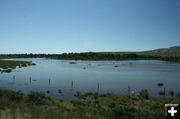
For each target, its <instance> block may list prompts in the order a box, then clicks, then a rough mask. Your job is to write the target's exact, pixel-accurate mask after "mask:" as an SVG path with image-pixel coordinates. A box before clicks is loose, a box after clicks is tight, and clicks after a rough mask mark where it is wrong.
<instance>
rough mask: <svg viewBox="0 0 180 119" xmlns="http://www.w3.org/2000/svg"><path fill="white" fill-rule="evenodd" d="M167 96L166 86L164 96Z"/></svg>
mask: <svg viewBox="0 0 180 119" xmlns="http://www.w3.org/2000/svg"><path fill="white" fill-rule="evenodd" d="M165 96H166V88H164V97H165Z"/></svg>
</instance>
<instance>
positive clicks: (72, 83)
mask: <svg viewBox="0 0 180 119" xmlns="http://www.w3.org/2000/svg"><path fill="white" fill-rule="evenodd" d="M73 87H74V82H73V80H72V81H71V88H72V89H73Z"/></svg>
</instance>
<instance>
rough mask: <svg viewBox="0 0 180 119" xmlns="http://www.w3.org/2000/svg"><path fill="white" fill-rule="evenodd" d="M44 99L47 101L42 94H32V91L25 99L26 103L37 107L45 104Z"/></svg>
mask: <svg viewBox="0 0 180 119" xmlns="http://www.w3.org/2000/svg"><path fill="white" fill-rule="evenodd" d="M46 99H47V97H46V96H45V94H44V93H42V92H33V91H31V92H30V93H29V94H28V95H27V97H26V100H27V101H28V102H31V103H34V104H37V105H43V104H46Z"/></svg>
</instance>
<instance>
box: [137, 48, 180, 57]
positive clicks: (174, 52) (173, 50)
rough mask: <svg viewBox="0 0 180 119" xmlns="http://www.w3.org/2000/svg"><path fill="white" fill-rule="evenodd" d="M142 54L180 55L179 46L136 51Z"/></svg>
mask: <svg viewBox="0 0 180 119" xmlns="http://www.w3.org/2000/svg"><path fill="white" fill-rule="evenodd" d="M136 53H137V54H143V55H160V56H177V57H180V46H174V47H170V48H160V49H155V50H151V51H143V52H136Z"/></svg>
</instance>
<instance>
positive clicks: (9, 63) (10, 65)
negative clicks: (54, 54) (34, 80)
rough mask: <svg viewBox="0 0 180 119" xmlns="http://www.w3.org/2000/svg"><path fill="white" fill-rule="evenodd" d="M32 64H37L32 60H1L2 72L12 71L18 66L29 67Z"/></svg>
mask: <svg viewBox="0 0 180 119" xmlns="http://www.w3.org/2000/svg"><path fill="white" fill-rule="evenodd" d="M30 65H36V64H34V63H32V62H30V61H14V60H0V68H1V70H0V71H1V72H5V73H10V72H12V70H13V69H16V67H19V68H21V67H27V66H30Z"/></svg>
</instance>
